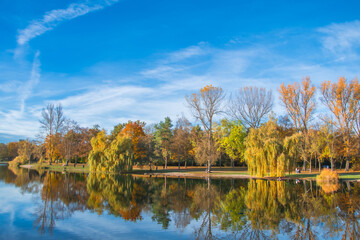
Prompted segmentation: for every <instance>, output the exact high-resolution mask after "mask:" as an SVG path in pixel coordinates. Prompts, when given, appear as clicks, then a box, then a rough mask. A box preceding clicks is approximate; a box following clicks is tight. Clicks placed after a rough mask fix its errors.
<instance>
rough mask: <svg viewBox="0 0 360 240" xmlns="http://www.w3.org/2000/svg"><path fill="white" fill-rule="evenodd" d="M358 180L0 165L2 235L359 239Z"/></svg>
mask: <svg viewBox="0 0 360 240" xmlns="http://www.w3.org/2000/svg"><path fill="white" fill-rule="evenodd" d="M359 210H360V184H359V183H354V182H340V183H339V184H327V185H321V186H320V185H317V184H316V182H315V181H304V180H301V181H295V180H294V181H265V180H249V179H189V178H169V177H167V178H154V177H152V178H149V177H140V176H131V175H105V174H75V173H55V172H49V171H44V170H41V171H36V170H28V169H21V168H11V167H9V168H8V167H7V166H0V228H1V231H0V238H1V239H172V240H175V239H360V227H359V220H360V216H359Z"/></svg>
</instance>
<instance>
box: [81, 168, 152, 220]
mask: <svg viewBox="0 0 360 240" xmlns="http://www.w3.org/2000/svg"><path fill="white" fill-rule="evenodd" d="M87 189H88V192H89V194H90V197H89V200H88V205H89V207H90V208H91V209H93V210H95V211H96V212H97V213H98V214H102V212H103V211H104V210H106V211H108V212H110V213H111V214H113V215H115V216H120V217H122V218H123V219H124V220H130V221H136V220H141V215H140V213H141V206H139V202H138V200H139V199H143V198H144V195H145V194H146V191H145V190H144V188H143V187H142V186H141V185H140V184H137V183H135V181H134V179H133V178H132V176H130V175H101V174H96V173H92V174H90V175H89V178H88V181H87Z"/></svg>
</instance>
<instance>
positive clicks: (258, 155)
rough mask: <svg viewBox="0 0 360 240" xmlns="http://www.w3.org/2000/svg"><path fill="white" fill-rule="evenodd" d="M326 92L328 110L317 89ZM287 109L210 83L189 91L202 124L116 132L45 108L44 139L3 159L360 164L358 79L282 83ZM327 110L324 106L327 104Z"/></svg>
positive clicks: (278, 170) (260, 169)
mask: <svg viewBox="0 0 360 240" xmlns="http://www.w3.org/2000/svg"><path fill="white" fill-rule="evenodd" d="M317 89H318V91H319V92H320V102H321V104H322V106H323V109H322V112H320V113H319V114H317V115H315V113H316V112H315V111H316V109H317V108H319V104H318V103H317V101H316V90H317ZM278 92H279V98H280V101H281V103H282V106H283V107H284V108H285V110H286V113H287V114H286V115H284V116H280V117H276V115H275V113H274V112H273V105H274V98H273V93H272V91H271V90H267V89H265V88H258V87H251V86H246V87H243V88H240V89H239V90H238V91H237V92H236V93H235V94H233V95H231V96H230V97H229V98H227V96H226V94H225V92H224V91H223V90H222V88H221V87H215V86H212V85H208V86H205V87H203V88H202V89H200V91H198V92H195V93H193V94H191V95H189V96H186V97H185V100H186V103H187V105H188V107H189V109H190V111H191V113H192V116H193V117H194V119H195V120H196V122H197V123H199V124H198V125H193V124H191V123H190V121H189V120H188V119H186V118H185V117H184V116H181V117H179V118H178V119H177V120H176V121H175V123H173V121H172V120H171V119H170V118H169V117H166V118H165V119H164V121H161V122H159V123H158V124H146V123H145V122H141V121H140V120H138V121H128V122H127V123H121V124H118V125H116V126H115V127H114V129H113V130H112V131H111V133H110V134H107V133H106V132H105V130H100V127H99V126H94V127H93V128H82V127H80V126H79V125H78V124H77V123H76V122H75V121H72V120H69V119H67V118H66V117H65V116H64V113H63V109H62V107H61V105H57V106H55V105H53V104H49V105H48V106H47V108H45V109H43V111H42V118H41V119H40V124H41V136H42V141H41V142H38V143H34V142H30V141H28V140H25V141H20V142H18V143H8V144H7V145H4V144H0V158H2V159H4V158H6V157H5V155H6V156H7V158H10V159H14V158H16V159H17V162H19V163H22V164H23V163H25V162H30V161H32V160H33V161H34V160H36V161H38V160H41V161H44V160H47V161H48V162H49V163H50V164H51V163H52V162H54V161H57V162H59V161H61V162H64V163H66V164H69V163H70V162H75V163H77V162H82V163H89V165H90V167H91V170H92V171H108V172H117V171H128V170H131V168H132V166H133V165H141V166H143V165H148V166H149V167H150V169H152V168H154V167H155V168H157V167H158V166H161V165H163V167H164V168H167V166H168V165H169V164H170V165H178V167H179V168H180V166H181V165H182V166H184V167H186V166H188V165H190V164H191V165H206V166H207V171H208V172H210V171H211V166H213V165H218V166H224V165H230V166H232V167H234V166H235V164H236V165H239V164H246V165H247V166H248V168H249V171H250V173H251V175H256V176H261V177H262V176H274V177H275V176H284V175H285V172H291V171H293V170H294V168H295V167H302V168H303V170H306V169H309V170H310V171H312V170H313V169H314V168H319V169H321V166H322V165H324V164H329V165H330V166H331V169H333V170H334V169H335V168H336V167H340V168H341V167H343V168H345V170H346V171H348V170H349V169H350V165H351V166H352V167H353V168H357V167H358V166H359V163H360V161H359V159H360V158H359V157H360V152H359V149H360V84H359V83H358V80H357V79H353V80H351V81H348V80H346V79H345V78H343V77H341V78H339V80H338V81H337V82H331V81H323V82H322V83H321V85H320V86H319V87H315V86H314V85H313V84H312V83H311V80H310V77H305V78H303V80H302V81H301V82H294V83H290V84H288V85H285V84H284V83H283V84H281V85H280V87H279V89H278ZM324 109H325V111H324Z"/></svg>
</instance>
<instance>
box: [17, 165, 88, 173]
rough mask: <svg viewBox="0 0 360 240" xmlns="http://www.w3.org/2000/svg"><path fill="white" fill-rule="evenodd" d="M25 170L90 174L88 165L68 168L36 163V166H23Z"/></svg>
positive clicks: (69, 166)
mask: <svg viewBox="0 0 360 240" xmlns="http://www.w3.org/2000/svg"><path fill="white" fill-rule="evenodd" d="M21 167H23V168H31V169H45V170H50V171H54V172H65V171H66V172H80V173H88V172H89V167H88V166H87V165H86V164H76V165H75V166H74V164H69V165H68V166H64V164H56V163H53V164H51V165H50V164H48V163H35V164H27V165H21Z"/></svg>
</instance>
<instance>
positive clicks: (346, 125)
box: [321, 77, 360, 171]
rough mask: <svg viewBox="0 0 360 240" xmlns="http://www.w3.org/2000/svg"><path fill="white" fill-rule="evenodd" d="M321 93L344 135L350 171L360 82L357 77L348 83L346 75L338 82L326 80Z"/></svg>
mask: <svg viewBox="0 0 360 240" xmlns="http://www.w3.org/2000/svg"><path fill="white" fill-rule="evenodd" d="M321 94H322V98H321V101H322V102H323V103H324V104H325V105H326V106H327V107H328V108H329V110H330V111H331V112H332V113H333V115H334V117H335V119H336V122H337V126H338V129H339V130H340V131H341V133H342V135H343V138H344V143H345V146H344V147H345V155H346V169H345V170H346V171H349V163H350V155H351V151H352V150H353V149H352V148H353V146H354V145H353V144H352V137H351V135H352V132H353V131H354V128H355V126H356V118H358V117H359V111H360V84H359V82H358V80H357V79H354V80H352V81H351V82H350V83H348V82H347V81H346V79H345V78H344V77H341V78H339V81H338V82H337V83H331V82H330V81H324V82H322V83H321ZM355 129H356V128H355Z"/></svg>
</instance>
